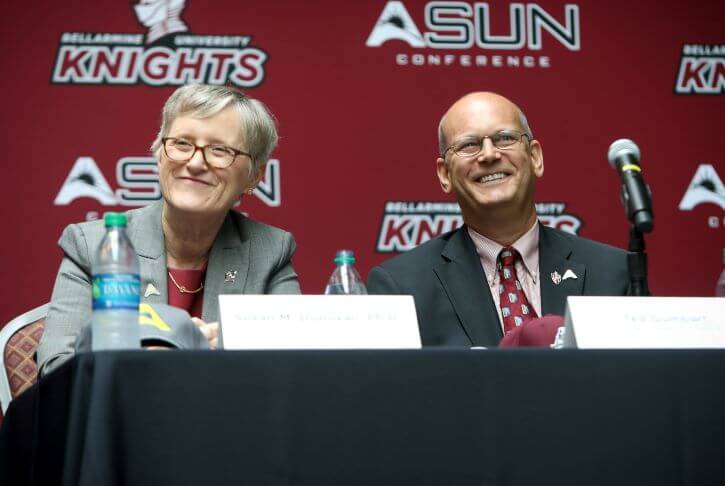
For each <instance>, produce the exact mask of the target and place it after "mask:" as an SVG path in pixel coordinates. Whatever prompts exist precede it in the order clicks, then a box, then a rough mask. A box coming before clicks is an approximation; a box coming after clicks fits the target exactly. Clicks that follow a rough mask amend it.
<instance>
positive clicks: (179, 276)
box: [166, 268, 206, 319]
mask: <svg viewBox="0 0 725 486" xmlns="http://www.w3.org/2000/svg"><path fill="white" fill-rule="evenodd" d="M167 270H168V271H169V273H170V274H171V275H173V276H174V280H176V283H178V284H179V285H180V286H182V287H184V288H186V289H187V290H196V289H198V288H199V287H201V284H202V283H203V282H204V276H205V275H206V268H203V269H201V270H181V269H178V268H168V269H167ZM166 282H167V283H166V287H167V289H168V294H169V305H173V306H174V307H178V308H180V309H184V310H185V311H186V312H188V313H189V314H190V315H191V316H192V317H198V318H200V319H201V309H202V306H203V304H204V289H201V290H200V291H198V292H196V293H193V294H191V293H187V292H181V291H180V290H179V288H178V287H177V286H176V285H174V282H173V281H172V280H171V277H169V278H167V279H166Z"/></svg>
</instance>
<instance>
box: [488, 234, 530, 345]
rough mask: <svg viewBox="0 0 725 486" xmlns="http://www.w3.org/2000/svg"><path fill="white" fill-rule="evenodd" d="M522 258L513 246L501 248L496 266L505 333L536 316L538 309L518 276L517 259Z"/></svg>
mask: <svg viewBox="0 0 725 486" xmlns="http://www.w3.org/2000/svg"><path fill="white" fill-rule="evenodd" d="M519 258H521V256H520V255H519V252H518V251H516V249H515V248H513V247H511V246H507V247H506V248H504V249H502V250H501V253H499V255H498V262H497V264H496V268H497V270H498V276H499V284H498V294H499V299H500V301H501V316H502V317H503V330H504V334H508V332H509V331H511V330H512V329H515V328H516V326H520V325H521V324H523V323H524V322H526V321H528V320H529V319H533V318H535V317H537V316H536V311H535V310H534V308H533V307H532V306H531V304H529V300H528V299H527V298H526V294H525V293H524V289H523V287H521V282H519V278H518V277H517V276H516V265H515V264H516V260H518V259H519Z"/></svg>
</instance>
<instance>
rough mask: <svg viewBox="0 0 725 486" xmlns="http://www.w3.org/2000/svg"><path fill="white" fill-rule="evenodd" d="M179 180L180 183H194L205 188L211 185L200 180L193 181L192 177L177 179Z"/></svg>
mask: <svg viewBox="0 0 725 486" xmlns="http://www.w3.org/2000/svg"><path fill="white" fill-rule="evenodd" d="M179 179H181V180H182V181H186V182H195V183H197V184H203V185H205V186H209V185H211V184H209V183H208V182H205V181H202V180H200V179H194V178H193V177H179Z"/></svg>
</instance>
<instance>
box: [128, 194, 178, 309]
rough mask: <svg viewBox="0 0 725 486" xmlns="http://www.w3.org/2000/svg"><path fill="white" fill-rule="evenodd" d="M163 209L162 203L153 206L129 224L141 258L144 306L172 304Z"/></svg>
mask: <svg viewBox="0 0 725 486" xmlns="http://www.w3.org/2000/svg"><path fill="white" fill-rule="evenodd" d="M162 208H163V203H162V201H157V202H155V203H153V204H150V205H149V206H146V207H145V208H142V209H139V210H138V211H136V212H135V213H134V215H133V219H131V220H130V221H129V223H128V237H129V239H130V240H131V244H133V247H134V249H135V250H136V253H137V254H138V256H139V259H138V260H139V267H140V270H141V302H142V303H149V304H166V303H167V302H168V301H169V296H168V292H167V281H166V272H167V270H166V251H165V250H164V230H163V228H162V226H161V210H162ZM154 289H155V292H154Z"/></svg>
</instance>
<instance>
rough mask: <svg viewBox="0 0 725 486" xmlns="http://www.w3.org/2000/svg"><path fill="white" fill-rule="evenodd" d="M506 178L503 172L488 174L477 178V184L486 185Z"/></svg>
mask: <svg viewBox="0 0 725 486" xmlns="http://www.w3.org/2000/svg"><path fill="white" fill-rule="evenodd" d="M506 177H508V174H504V173H503V172H496V173H494V174H488V175H485V176H483V177H481V178H479V179H478V181H477V182H480V183H486V182H492V181H499V180H501V179H505V178H506Z"/></svg>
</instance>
